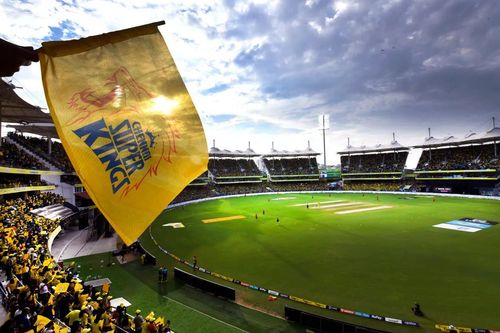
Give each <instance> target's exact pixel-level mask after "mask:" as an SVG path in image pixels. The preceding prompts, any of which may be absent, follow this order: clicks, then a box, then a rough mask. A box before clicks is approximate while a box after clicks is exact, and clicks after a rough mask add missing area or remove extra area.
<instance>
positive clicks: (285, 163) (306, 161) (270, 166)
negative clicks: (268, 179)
mask: <svg viewBox="0 0 500 333" xmlns="http://www.w3.org/2000/svg"><path fill="white" fill-rule="evenodd" d="M263 161H264V165H265V166H266V168H267V170H268V171H269V174H270V175H271V176H273V175H318V174H319V170H318V162H317V161H316V157H299V158H276V159H274V158H273V159H268V158H264V159H263Z"/></svg>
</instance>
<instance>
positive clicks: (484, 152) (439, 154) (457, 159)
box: [417, 144, 500, 171]
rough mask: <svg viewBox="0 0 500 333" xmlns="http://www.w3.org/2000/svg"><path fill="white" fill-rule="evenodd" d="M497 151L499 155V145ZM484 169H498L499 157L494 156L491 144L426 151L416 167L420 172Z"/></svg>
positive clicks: (499, 165)
mask: <svg viewBox="0 0 500 333" xmlns="http://www.w3.org/2000/svg"><path fill="white" fill-rule="evenodd" d="M497 150H498V151H497V154H500V145H497ZM484 169H495V170H498V169H500V156H498V155H497V156H495V148H494V146H493V144H485V145H470V146H462V147H453V148H439V149H426V150H424V151H423V152H422V155H421V156H420V160H419V161H418V165H417V170H422V171H432V170H484Z"/></svg>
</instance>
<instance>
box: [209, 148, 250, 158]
mask: <svg viewBox="0 0 500 333" xmlns="http://www.w3.org/2000/svg"><path fill="white" fill-rule="evenodd" d="M208 156H209V157H232V158H235V157H258V156H260V154H257V153H256V152H254V151H253V150H252V149H251V148H247V149H246V150H244V151H242V150H234V151H231V150H227V149H219V148H217V147H212V148H210V150H209V151H208Z"/></svg>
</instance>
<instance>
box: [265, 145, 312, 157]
mask: <svg viewBox="0 0 500 333" xmlns="http://www.w3.org/2000/svg"><path fill="white" fill-rule="evenodd" d="M318 155H321V154H320V153H317V152H316V151H314V150H313V149H312V148H311V144H310V143H309V141H308V142H307V148H306V149H304V150H298V149H297V150H294V151H288V150H277V149H274V142H273V143H272V146H271V149H270V150H269V152H268V153H267V154H263V155H262V157H265V158H267V157H299V156H318Z"/></svg>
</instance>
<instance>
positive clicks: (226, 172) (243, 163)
mask: <svg viewBox="0 0 500 333" xmlns="http://www.w3.org/2000/svg"><path fill="white" fill-rule="evenodd" d="M208 170H210V172H211V173H212V175H213V176H214V177H233V176H240V177H241V176H260V175H261V174H262V173H261V171H260V170H259V168H258V167H257V165H256V164H255V161H254V160H253V159H243V158H238V159H235V158H210V159H209V160H208Z"/></svg>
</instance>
